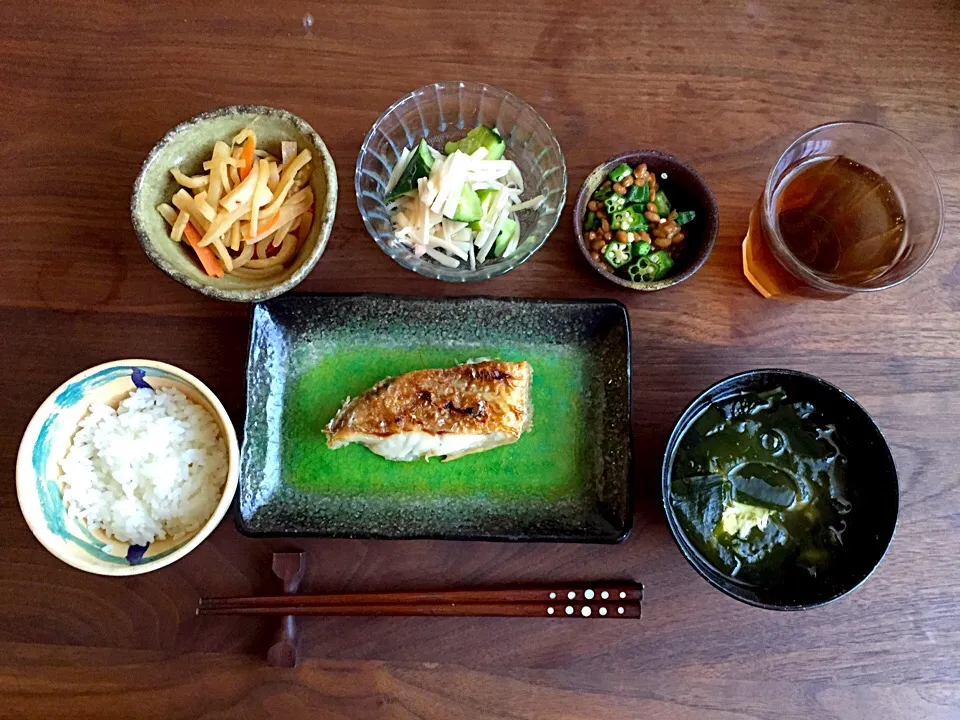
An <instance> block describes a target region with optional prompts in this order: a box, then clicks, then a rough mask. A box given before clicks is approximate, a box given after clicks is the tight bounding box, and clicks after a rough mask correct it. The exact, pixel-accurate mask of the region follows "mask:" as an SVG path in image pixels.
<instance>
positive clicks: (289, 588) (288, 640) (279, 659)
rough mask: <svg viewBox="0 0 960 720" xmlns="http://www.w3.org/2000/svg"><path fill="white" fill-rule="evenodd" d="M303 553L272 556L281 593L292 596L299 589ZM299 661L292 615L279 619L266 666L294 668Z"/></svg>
mask: <svg viewBox="0 0 960 720" xmlns="http://www.w3.org/2000/svg"><path fill="white" fill-rule="evenodd" d="M303 558H304V553H302V552H288V553H281V552H278V553H274V554H273V574H274V575H276V576H277V577H278V578H280V581H281V582H282V583H283V592H284V593H286V594H287V595H294V594H295V593H296V592H297V590H298V589H299V588H300V581H301V580H303V573H304V570H305V569H306V568H305V563H304V559H303ZM299 660H300V636H299V635H298V634H297V619H296V617H295V616H294V615H284V616H283V617H282V618H280V629H279V630H278V631H277V639H276V641H275V642H274V643H273V645H271V646H270V649H269V650H268V651H267V664H268V665H270V666H271V667H287V668H295V667H296V666H297V663H298V662H299Z"/></svg>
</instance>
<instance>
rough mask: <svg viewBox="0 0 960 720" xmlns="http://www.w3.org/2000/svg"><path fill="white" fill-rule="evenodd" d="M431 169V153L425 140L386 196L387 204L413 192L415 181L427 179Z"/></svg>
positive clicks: (421, 142)
mask: <svg viewBox="0 0 960 720" xmlns="http://www.w3.org/2000/svg"><path fill="white" fill-rule="evenodd" d="M432 167H433V153H431V152H430V146H429V145H427V141H426V140H421V141H420V144H419V145H418V146H417V149H416V150H414V151H413V157H411V158H410V162H408V163H407V167H405V168H404V170H403V173H402V174H401V175H400V179H399V180H397V184H396V185H394V187H393V190H392V191H391V192H390V194H389V195H387V202H393V201H394V200H396V199H397V198H398V197H400V196H401V195H406V194H407V193H408V192H413V191H414V190H416V189H417V180H419V179H420V178H422V177H427V175H429V174H430V169H431V168H432Z"/></svg>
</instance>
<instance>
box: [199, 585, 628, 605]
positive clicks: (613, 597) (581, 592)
mask: <svg viewBox="0 0 960 720" xmlns="http://www.w3.org/2000/svg"><path fill="white" fill-rule="evenodd" d="M642 599H643V586H642V585H640V584H639V583H624V582H621V583H596V584H592V585H576V586H574V585H569V586H555V587H544V588H503V589H489V590H440V591H426V592H422V591H418V592H389V593H343V594H336V595H267V596H261V597H222V598H203V599H201V600H200V607H201V608H215V607H216V608H249V607H276V608H287V607H293V606H305V607H315V606H327V605H411V604H418V605H422V604H446V603H461V604H465V603H560V602H563V601H565V600H569V601H574V600H577V601H580V602H583V601H584V600H586V601H588V602H593V603H597V604H600V603H608V604H616V603H617V602H618V601H623V602H634V601H640V600H642Z"/></svg>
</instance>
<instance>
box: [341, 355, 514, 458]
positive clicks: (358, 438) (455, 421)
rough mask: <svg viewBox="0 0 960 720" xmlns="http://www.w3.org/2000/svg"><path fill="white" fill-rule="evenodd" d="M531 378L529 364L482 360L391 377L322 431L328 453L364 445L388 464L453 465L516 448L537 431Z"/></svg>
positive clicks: (344, 409) (352, 402)
mask: <svg viewBox="0 0 960 720" xmlns="http://www.w3.org/2000/svg"><path fill="white" fill-rule="evenodd" d="M532 376H533V370H532V368H531V367H530V364H529V363H527V362H525V361H524V362H501V361H497V360H484V361H480V362H474V363H466V364H464V365H457V366H455V367H451V368H440V369H431V370H416V371H414V372H409V373H406V374H404V375H398V376H397V377H392V378H386V379H385V380H381V381H380V382H379V383H377V384H376V385H374V386H373V387H372V388H371V389H370V390H368V391H367V392H365V393H364V394H363V395H361V396H359V397H357V398H355V399H353V400H348V401H347V402H346V403H345V404H344V406H343V407H342V408H341V409H340V411H339V412H338V413H337V414H336V416H335V417H334V418H333V419H332V420H331V421H330V423H329V424H328V425H327V427H326V429H325V431H324V432H325V433H326V435H327V446H328V447H330V448H331V449H335V448H338V447H341V446H342V445H346V444H348V443H351V442H361V443H363V444H365V445H367V446H368V447H370V449H371V450H373V451H374V452H377V453H378V454H382V455H383V456H384V457H388V458H389V459H395V460H411V459H416V458H417V457H431V456H435V455H446V456H447V459H448V460H449V459H453V458H455V457H460V456H462V455H467V454H469V453H471V452H481V451H482V450H488V449H490V448H491V447H496V446H498V445H505V444H508V443H512V442H515V441H516V440H517V439H518V438H519V437H520V435H521V434H522V433H523V432H524V430H527V429H528V428H529V427H530V426H531V424H532V420H533V407H532V404H531V401H530V385H531V380H532ZM396 436H403V437H402V438H398V437H396ZM457 436H459V437H457ZM391 438H392V442H391V443H385V442H384V441H386V440H389V439H391ZM401 441H402V442H403V443H405V444H404V447H403V451H402V453H401V452H400V451H397V450H396V449H395V448H396V447H397V443H398V442H401ZM381 444H382V447H381V448H380V449H378V447H377V446H379V445H381ZM387 447H390V448H393V449H391V450H384V449H383V448H387ZM399 455H402V456H399Z"/></svg>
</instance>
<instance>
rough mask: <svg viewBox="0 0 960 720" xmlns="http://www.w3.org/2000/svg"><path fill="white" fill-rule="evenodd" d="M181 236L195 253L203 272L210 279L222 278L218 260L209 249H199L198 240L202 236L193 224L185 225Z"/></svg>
mask: <svg viewBox="0 0 960 720" xmlns="http://www.w3.org/2000/svg"><path fill="white" fill-rule="evenodd" d="M183 236H184V237H185V238H186V239H187V242H189V243H190V247H192V248H193V250H194V252H195V253H197V257H198V258H199V259H200V264H201V265H203V270H204V272H206V273H207V275H209V276H210V277H217V278H221V277H223V265H222V264H221V263H220V259H219V258H218V257H217V256H216V255H215V254H214V252H213V250H211V249H210V248H208V247H200V240H201V239H203V236H202V235H201V234H200V233H199V232H197V229H196V228H195V227H194V226H193V223H187V226H186V227H185V228H184V229H183Z"/></svg>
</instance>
